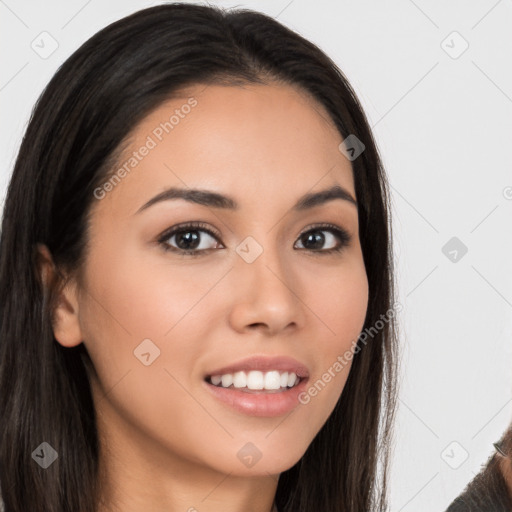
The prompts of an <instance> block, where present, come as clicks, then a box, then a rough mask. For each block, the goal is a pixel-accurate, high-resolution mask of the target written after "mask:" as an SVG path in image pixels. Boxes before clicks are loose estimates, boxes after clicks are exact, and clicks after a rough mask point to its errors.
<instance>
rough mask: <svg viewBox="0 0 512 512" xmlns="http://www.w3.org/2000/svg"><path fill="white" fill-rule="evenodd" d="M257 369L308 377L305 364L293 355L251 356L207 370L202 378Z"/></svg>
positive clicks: (303, 377) (302, 377)
mask: <svg viewBox="0 0 512 512" xmlns="http://www.w3.org/2000/svg"><path fill="white" fill-rule="evenodd" d="M253 370H257V371H260V372H267V371H271V370H278V371H280V372H288V373H292V372H293V373H295V374H296V375H297V377H299V378H301V379H307V378H308V377H309V370H308V368H307V366H306V365H305V364H303V363H300V362H299V361H297V360H296V359H294V358H293V357H288V356H273V357H269V356H253V357H248V358H245V359H241V360H239V361H236V362H234V363H232V364H230V365H227V366H223V367H220V368H216V369H214V370H211V371H209V372H208V373H207V374H206V375H205V376H204V378H205V379H208V378H210V377H212V376H213V375H225V374H227V373H236V372H241V371H244V372H250V371H253Z"/></svg>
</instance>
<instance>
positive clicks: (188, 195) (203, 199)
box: [136, 185, 357, 213]
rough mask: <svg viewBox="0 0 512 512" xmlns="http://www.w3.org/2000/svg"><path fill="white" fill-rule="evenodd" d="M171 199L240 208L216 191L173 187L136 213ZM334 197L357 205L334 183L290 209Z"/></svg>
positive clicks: (306, 196)
mask: <svg viewBox="0 0 512 512" xmlns="http://www.w3.org/2000/svg"><path fill="white" fill-rule="evenodd" d="M171 199H184V200H185V201H189V202H191V203H196V204H200V205H202V206H208V207H210V208H222V209H225V210H238V209H239V208H240V205H239V204H238V203H237V202H236V200H235V199H233V198H232V197H229V196H225V195H222V194H219V193H217V192H212V191H210V190H202V189H190V188H188V189H183V188H175V187H173V188H168V189H166V190H164V191H163V192H161V193H160V194H158V195H156V196H155V197H153V198H151V199H150V200H149V201H148V202H147V203H145V204H143V205H142V206H141V207H140V208H139V209H138V210H137V212H136V213H140V212H142V211H143V210H146V209H147V208H149V207H150V206H152V205H154V204H156V203H160V202H162V201H168V200H171ZM334 199H341V200H343V201H347V202H349V203H351V204H353V205H354V206H357V201H356V200H355V199H354V198H353V197H352V195H351V194H350V193H349V192H348V191H347V190H345V189H344V188H343V187H341V186H340V185H334V186H332V187H330V188H328V189H325V190H321V191H319V192H310V193H307V194H304V195H303V196H302V197H300V198H299V200H298V201H297V202H296V203H295V205H294V206H293V208H292V209H293V210H294V211H297V212H301V211H304V210H308V209H310V208H313V207H315V206H319V205H321V204H324V203H327V202H329V201H332V200H334Z"/></svg>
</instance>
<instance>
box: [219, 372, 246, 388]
mask: <svg viewBox="0 0 512 512" xmlns="http://www.w3.org/2000/svg"><path fill="white" fill-rule="evenodd" d="M228 375H230V374H229V373H228ZM222 377H223V378H224V375H223V376H222ZM232 381H233V386H235V388H245V387H246V386H247V377H246V375H245V372H236V373H235V374H234V375H233V379H232ZM222 386H223V387H225V388H227V387H229V385H227V386H224V382H222Z"/></svg>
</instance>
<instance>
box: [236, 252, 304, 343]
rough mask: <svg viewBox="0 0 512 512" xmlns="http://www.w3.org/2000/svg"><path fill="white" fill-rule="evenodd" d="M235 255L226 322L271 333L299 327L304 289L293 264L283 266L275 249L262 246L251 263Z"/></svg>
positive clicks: (301, 318)
mask: <svg viewBox="0 0 512 512" xmlns="http://www.w3.org/2000/svg"><path fill="white" fill-rule="evenodd" d="M248 261H250V260H246V259H244V258H243V257H238V256H237V259H236V262H235V266H234V268H233V270H232V271H231V272H230V274H231V279H233V282H234V285H233V287H232V290H233V298H232V306H231V312H230V318H229V320H230V323H231V326H232V327H233V329H235V330H236V331H238V332H240V333H243V332H248V331H254V330H257V329H259V330H261V331H262V332H263V334H266V335H275V334H278V333H281V332H285V331H292V330H296V329H298V328H300V327H302V325H303V322H304V313H305V311H304V308H305V305H304V297H301V294H304V290H301V289H299V288H300V282H301V280H300V279H299V278H298V277H299V276H297V271H298V270H299V269H298V268H296V267H292V266H291V265H286V262H284V261H283V255H280V254H278V251H277V249H270V248H265V250H263V252H262V253H261V254H260V255H259V256H258V257H257V258H256V259H255V260H254V261H252V262H251V263H248Z"/></svg>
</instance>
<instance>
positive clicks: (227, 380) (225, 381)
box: [221, 373, 233, 388]
mask: <svg viewBox="0 0 512 512" xmlns="http://www.w3.org/2000/svg"><path fill="white" fill-rule="evenodd" d="M221 381H222V387H223V388H229V386H231V384H233V375H231V373H226V375H223V376H222V377H221Z"/></svg>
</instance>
